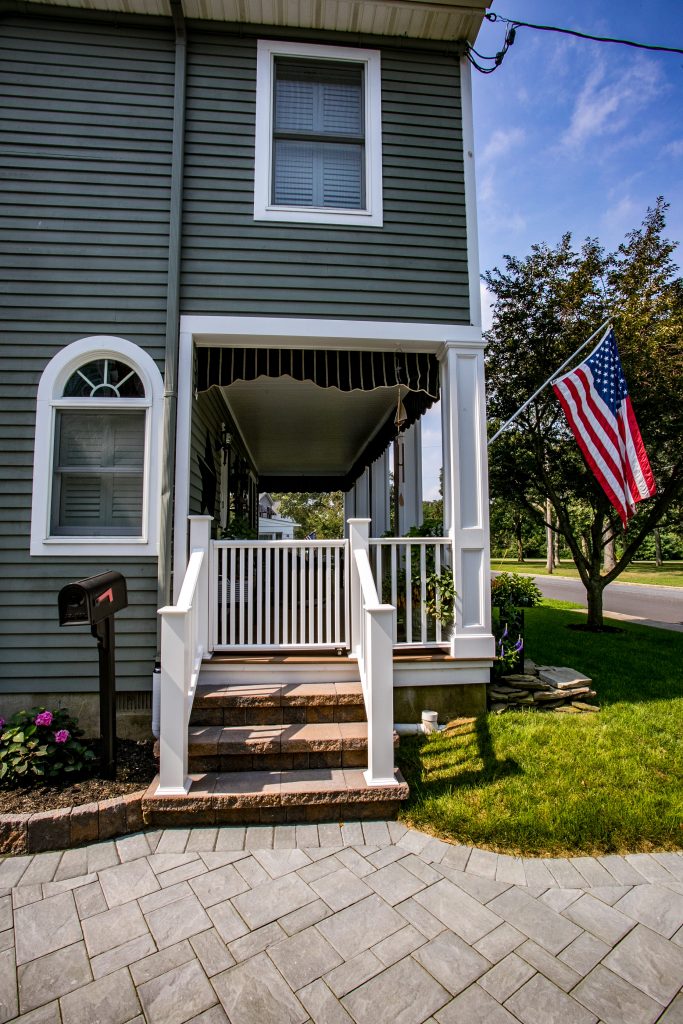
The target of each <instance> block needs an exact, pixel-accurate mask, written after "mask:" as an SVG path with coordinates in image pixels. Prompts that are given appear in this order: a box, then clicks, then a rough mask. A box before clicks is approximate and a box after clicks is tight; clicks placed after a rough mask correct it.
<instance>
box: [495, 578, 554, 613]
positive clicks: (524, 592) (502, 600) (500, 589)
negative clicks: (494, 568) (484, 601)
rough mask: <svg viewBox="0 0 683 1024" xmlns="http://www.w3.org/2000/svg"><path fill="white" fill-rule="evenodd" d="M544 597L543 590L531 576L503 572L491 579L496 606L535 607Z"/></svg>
mask: <svg viewBox="0 0 683 1024" xmlns="http://www.w3.org/2000/svg"><path fill="white" fill-rule="evenodd" d="M542 599H543V595H542V594H541V591H540V590H539V589H538V587H537V586H536V584H535V583H534V581H533V580H532V579H531V578H530V577H529V576H520V575H519V573H515V572H501V574H500V575H499V576H496V577H495V578H494V579H493V580H491V604H492V605H493V607H494V608H510V607H512V608H533V607H535V605H537V604H540V603H541V601H542Z"/></svg>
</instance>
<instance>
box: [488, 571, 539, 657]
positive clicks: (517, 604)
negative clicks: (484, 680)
mask: <svg viewBox="0 0 683 1024" xmlns="http://www.w3.org/2000/svg"><path fill="white" fill-rule="evenodd" d="M542 598H543V595H542V594H541V591H540V590H539V589H538V587H537V586H536V584H535V583H534V581H533V580H532V579H530V578H529V577H528V576H520V575H519V573H511V572H502V573H500V575H499V576H496V577H495V578H494V579H493V580H492V582H491V605H492V607H493V608H494V609H496V610H497V613H498V615H497V621H494V623H493V635H494V636H495V638H496V660H495V662H494V666H493V672H494V675H496V676H501V675H505V674H506V673H508V672H522V671H523V670H524V609H525V608H534V607H535V606H536V605H537V604H540V602H541V600H542Z"/></svg>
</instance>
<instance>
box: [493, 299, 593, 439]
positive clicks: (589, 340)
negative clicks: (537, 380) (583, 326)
mask: <svg viewBox="0 0 683 1024" xmlns="http://www.w3.org/2000/svg"><path fill="white" fill-rule="evenodd" d="M611 322H612V318H611V317H609V318H608V319H607V320H605V322H604V324H600V326H599V327H598V329H597V331H593V333H592V334H591V336H590V338H586V340H585V341H584V342H583V343H582V344H581V345H579V347H578V348H577V350H576V352H572V354H571V355H570V356H569V359H565V361H564V362H563V363H562V366H561V367H560V368H559V370H555V372H554V373H551V374H550V376H549V377H548V379H547V381H545V382H544V383H543V384H541V386H540V388H537V389H536V391H534V393H533V395H532V396H531V398H527V400H526V402H525V403H524V405H520V407H519V409H518V410H517V412H516V413H514V414H513V415H512V416H511V417H510V419H509V420H507V422H505V423H504V424H503V426H502V427H500V428H499V429H498V430H497V431H496V432H495V434H494V435H493V437H492V438H491V439H490V440H489V442H488V445H487V447H489V448H490V447H491V445H492V444H493V442H494V441H495V440H496V438H498V437H500V435H501V434H502V433H503V431H504V430H507V428H508V427H509V426H510V424H511V423H514V422H515V420H516V419H517V417H518V416H519V415H520V413H523V412H524V410H525V409H526V407H527V406H528V405H531V403H532V402H533V400H534V398H536V396H537V395H540V393H541V391H543V388H545V387H547V386H548V384H550V382H551V381H552V380H554V379H555V378H556V377H557V376H558V375H559V374H560V373H562V371H563V370H564V368H565V366H569V364H570V363H571V362H572V360H573V359H575V358H576V356H578V354H579V352H583V350H584V349H585V347H586V345H590V343H591V341H592V340H593V338H595V337H597V335H598V334H599V333H600V331H603V330H604V329H605V328H606V327H607V325H608V324H610V323H611Z"/></svg>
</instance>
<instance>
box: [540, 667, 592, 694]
mask: <svg viewBox="0 0 683 1024" xmlns="http://www.w3.org/2000/svg"><path fill="white" fill-rule="evenodd" d="M538 678H539V679H540V680H541V682H542V683H550V685H551V686H554V687H555V688H556V689H558V690H574V689H576V688H577V687H583V686H585V687H588V688H589V689H590V686H591V683H592V680H591V679H589V678H588V676H584V675H582V674H581V673H580V672H577V671H576V669H574V668H566V667H557V666H550V665H544V666H543V667H542V668H539V670H538Z"/></svg>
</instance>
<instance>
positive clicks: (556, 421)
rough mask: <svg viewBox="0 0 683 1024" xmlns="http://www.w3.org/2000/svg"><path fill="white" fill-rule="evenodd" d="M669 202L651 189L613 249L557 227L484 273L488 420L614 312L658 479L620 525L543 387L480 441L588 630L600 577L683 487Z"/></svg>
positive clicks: (619, 563)
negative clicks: (575, 599) (560, 571)
mask: <svg viewBox="0 0 683 1024" xmlns="http://www.w3.org/2000/svg"><path fill="white" fill-rule="evenodd" d="M666 209H667V204H666V203H665V202H664V200H663V199H661V198H660V199H658V201H657V204H656V206H655V207H654V209H648V211H647V214H646V216H645V218H644V221H643V223H642V225H641V226H640V227H639V228H636V229H634V230H633V231H631V232H629V234H628V235H627V236H626V239H625V241H624V242H623V243H622V244H621V245H620V246H619V247H618V249H617V250H616V251H615V252H612V253H609V252H605V251H604V249H603V248H602V247H601V246H600V244H599V242H598V241H597V240H596V239H590V238H589V239H586V241H585V242H584V243H583V245H582V246H581V248H580V250H579V251H578V252H577V251H575V250H574V248H573V246H572V240H571V235H570V234H565V235H564V236H563V237H562V239H561V241H560V243H559V244H558V245H557V246H556V247H555V248H550V247H549V246H547V245H546V244H538V245H534V246H532V249H531V253H530V255H529V256H527V257H526V258H524V259H514V258H512V257H510V256H506V257H505V258H504V261H505V266H504V269H503V270H500V269H498V268H497V267H496V268H494V269H493V270H491V271H490V272H489V273H487V274H485V275H484V280H485V281H486V283H487V285H488V287H489V289H490V291H491V292H492V293H493V295H494V296H495V300H496V301H495V307H494V312H493V325H492V328H491V330H490V331H489V332H488V333H487V335H486V340H487V343H488V347H487V355H486V359H487V375H488V385H487V387H488V412H489V418H490V420H491V423H492V426H494V427H495V428H497V425H498V424H500V423H502V422H504V421H505V420H507V419H508V418H509V417H510V416H512V415H513V413H514V412H516V410H517V409H518V408H519V407H520V406H521V405H522V404H523V402H524V401H526V399H527V398H528V397H529V396H530V395H531V394H533V392H534V391H535V390H536V388H537V387H539V386H540V385H541V384H542V383H543V381H544V380H545V379H546V378H547V377H549V376H550V375H551V374H552V373H553V372H554V371H556V370H557V369H558V367H559V366H561V364H562V363H563V362H564V360H565V359H567V358H568V357H569V356H570V355H571V353H572V352H573V351H574V350H575V349H576V348H578V347H579V345H580V344H581V342H582V341H584V340H585V339H586V338H587V337H589V335H590V334H591V333H592V332H593V331H594V330H595V329H596V328H597V327H598V326H599V325H600V324H601V323H602V322H603V321H604V320H606V319H607V317H608V316H611V317H612V322H613V325H614V330H615V334H616V337H617V343H618V345H619V351H620V355H621V359H622V363H623V367H624V373H625V375H626V380H627V382H628V385H629V392H630V395H631V400H632V403H633V406H634V410H635V414H636V418H637V420H638V423H639V426H640V429H641V433H642V435H643V440H644V443H645V447H646V449H647V451H648V455H649V457H650V463H651V465H652V470H653V472H654V475H655V480H656V483H657V494H656V495H655V496H654V497H653V498H650V499H648V500H647V501H644V502H641V503H640V504H639V505H638V506H637V512H636V515H635V516H634V518H633V519H632V520H631V522H630V523H629V526H628V529H627V531H624V530H623V529H622V526H621V522H620V520H619V518H618V516H617V514H616V512H615V510H614V509H613V507H612V506H611V505H610V504H609V502H608V500H607V497H606V496H605V494H604V492H603V491H602V489H601V488H600V486H599V484H598V483H597V481H596V479H595V477H594V476H593V473H592V472H591V471H590V470H589V469H588V467H587V465H586V463H585V462H584V460H583V457H582V455H581V452H580V449H579V447H578V445H577V444H576V442H575V440H574V437H573V435H572V434H571V432H570V430H569V428H568V426H567V423H566V420H565V418H564V414H563V413H562V410H561V407H560V404H559V402H558V401H557V399H556V398H555V395H554V393H553V392H552V389H551V388H550V387H548V388H546V389H545V390H544V391H543V392H542V393H541V394H540V395H539V396H538V398H537V399H535V400H534V401H533V402H532V403H531V404H530V405H529V406H528V408H527V409H526V410H525V412H524V413H522V415H521V416H520V417H519V419H518V420H517V421H516V423H515V424H514V426H512V427H510V428H509V429H508V430H507V431H506V432H505V433H504V434H502V435H501V437H500V438H499V439H498V440H497V441H496V442H495V444H494V445H492V447H491V448H490V449H489V456H490V467H491V486H492V494H493V495H494V496H497V497H503V498H508V499H509V500H511V501H512V502H515V503H521V504H522V505H523V506H524V507H525V508H526V509H527V510H528V512H529V514H530V515H531V516H533V517H535V518H536V520H537V521H538V522H541V523H545V525H548V526H550V528H551V529H553V530H556V531H559V532H560V533H561V535H562V536H563V537H564V540H565V542H566V545H567V546H568V548H569V550H570V552H571V555H572V557H573V559H574V562H575V564H576V567H577V569H578V571H579V575H580V577H581V580H582V582H583V584H584V586H585V588H586V594H587V600H588V625H589V627H591V628H593V629H600V628H602V597H603V591H604V588H605V586H607V584H608V583H611V582H612V580H614V579H616V578H617V576H619V574H620V573H621V572H622V571H623V569H624V568H625V567H626V566H627V565H628V563H629V562H630V560H631V559H632V558H633V556H634V554H635V552H636V551H637V550H638V548H639V547H640V545H641V544H642V542H643V540H644V539H645V537H646V536H647V535H648V534H649V533H650V532H651V531H652V530H653V528H654V527H655V526H657V524H658V523H659V522H660V520H661V519H662V517H663V516H664V515H665V513H666V512H667V510H668V509H669V508H671V507H672V506H673V504H674V503H675V502H677V501H679V500H680V498H681V495H682V494H683V403H681V399H680V389H681V381H682V380H683V282H681V280H680V279H679V278H677V276H676V268H675V265H674V263H673V261H672V259H671V254H672V252H673V251H674V249H675V243H672V242H670V241H668V240H666V239H665V238H664V237H663V232H664V227H665V214H666ZM596 343H597V340H596ZM588 351H589V350H587V351H585V352H584V353H582V355H581V356H580V357H579V358H578V359H577V360H576V363H578V362H579V361H580V359H581V358H585V356H586V355H587V354H588ZM546 500H547V501H549V503H550V506H551V507H552V511H553V513H554V516H552V517H550V518H551V520H552V521H550V522H548V518H549V517H548V516H547V514H544V512H543V511H542V510H543V509H544V507H545V503H546ZM613 536H614V537H616V539H617V541H618V543H617V545H616V553H618V557H616V553H615V561H614V564H613V565H612V567H611V568H609V569H608V571H605V572H603V571H602V564H603V551H604V548H605V547H606V546H607V545H609V544H611V539H612V537H613ZM608 564H609V559H608Z"/></svg>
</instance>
